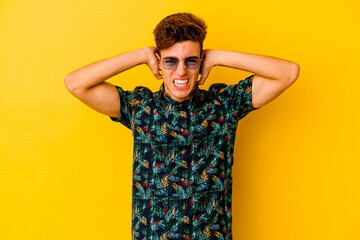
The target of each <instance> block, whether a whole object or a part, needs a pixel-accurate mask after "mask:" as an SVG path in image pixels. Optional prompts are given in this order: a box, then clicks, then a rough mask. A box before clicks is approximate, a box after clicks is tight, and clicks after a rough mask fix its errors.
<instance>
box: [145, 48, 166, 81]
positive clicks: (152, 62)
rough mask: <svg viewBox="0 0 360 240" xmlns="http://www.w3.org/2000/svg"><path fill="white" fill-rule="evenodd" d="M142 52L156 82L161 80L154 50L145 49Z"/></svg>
mask: <svg viewBox="0 0 360 240" xmlns="http://www.w3.org/2000/svg"><path fill="white" fill-rule="evenodd" d="M144 50H145V51H146V55H147V60H146V65H147V66H148V67H149V68H150V70H151V72H152V73H153V74H154V76H155V77H156V78H157V79H158V80H160V79H162V76H161V74H160V73H159V69H160V68H159V61H158V59H157V57H156V55H155V51H156V48H155V47H145V48H144Z"/></svg>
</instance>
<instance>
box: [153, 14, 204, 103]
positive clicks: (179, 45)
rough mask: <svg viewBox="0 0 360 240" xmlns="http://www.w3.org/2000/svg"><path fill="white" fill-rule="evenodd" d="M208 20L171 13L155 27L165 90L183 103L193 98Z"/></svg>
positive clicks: (191, 15) (190, 15)
mask: <svg viewBox="0 0 360 240" xmlns="http://www.w3.org/2000/svg"><path fill="white" fill-rule="evenodd" d="M206 28H207V26H206V24H205V22H204V21H203V20H202V19H200V18H198V17H196V16H195V15H193V14H191V13H177V14H173V15H170V16H167V17H166V18H164V19H163V20H161V21H160V23H159V24H158V25H157V26H156V28H155V30H154V35H155V42H156V47H157V54H156V55H157V57H158V60H159V67H160V70H161V71H162V76H163V79H164V87H165V92H166V93H167V94H168V95H169V96H170V97H171V98H172V99H174V100H176V101H178V102H181V101H184V100H187V99H190V98H191V97H192V94H193V91H194V89H195V87H196V84H197V79H198V76H199V71H200V65H201V60H200V59H201V57H202V48H203V42H204V39H205V36H206Z"/></svg>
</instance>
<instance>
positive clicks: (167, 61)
mask: <svg viewBox="0 0 360 240" xmlns="http://www.w3.org/2000/svg"><path fill="white" fill-rule="evenodd" d="M165 62H166V63H176V62H177V61H176V59H165Z"/></svg>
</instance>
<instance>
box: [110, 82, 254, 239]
mask: <svg viewBox="0 0 360 240" xmlns="http://www.w3.org/2000/svg"><path fill="white" fill-rule="evenodd" d="M254 76H255V75H251V76H249V77H247V78H246V79H244V80H241V81H239V82H238V84H235V85H226V84H223V83H216V84H213V85H211V86H210V88H209V89H208V90H202V89H199V88H198V87H196V89H195V91H194V95H193V97H192V98H191V99H189V100H185V101H183V102H180V103H179V102H176V101H175V100H173V99H171V98H169V97H168V96H167V95H166V94H165V92H164V85H162V86H161V87H160V90H159V91H157V92H155V93H153V92H152V91H151V90H150V89H148V88H146V87H136V88H135V89H134V91H124V90H123V89H122V88H121V87H119V86H116V88H117V90H118V92H119V96H120V116H121V117H120V118H114V117H110V118H111V120H113V121H115V122H120V123H122V124H123V125H124V126H125V127H127V128H129V129H131V130H132V133H133V137H134V149H133V151H134V156H133V188H132V210H133V211H132V212H133V214H132V239H133V240H135V239H137V240H142V239H144V240H159V239H160V240H165V239H169V240H174V239H187V240H190V239H191V240H200V239H227V240H228V239H232V215H231V201H232V165H233V148H234V141H235V132H236V127H237V123H238V121H239V120H240V119H242V118H243V117H245V116H246V115H247V114H248V113H249V112H251V111H253V110H256V109H258V108H252V106H251V101H252V91H251V90H252V80H253V77H254ZM122 161H123V160H122Z"/></svg>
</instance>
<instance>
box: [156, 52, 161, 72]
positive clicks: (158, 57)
mask: <svg viewBox="0 0 360 240" xmlns="http://www.w3.org/2000/svg"><path fill="white" fill-rule="evenodd" d="M155 56H156V58H157V60H158V65H159V70H161V57H160V55H159V54H158V53H157V52H156V53H155Z"/></svg>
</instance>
